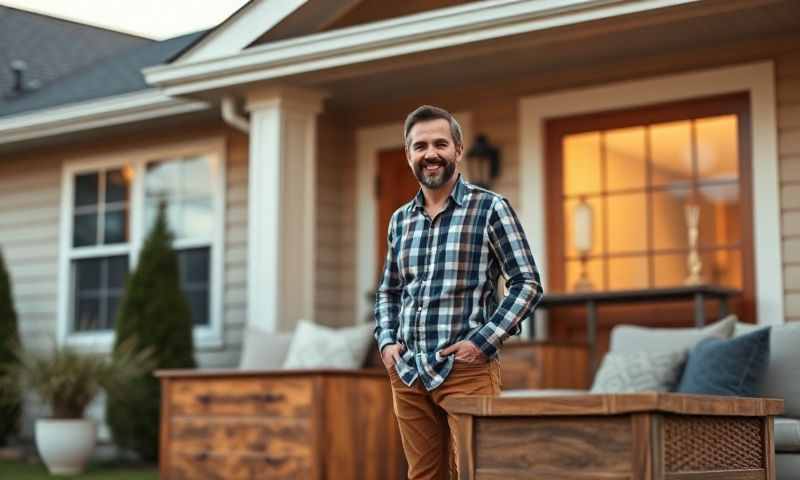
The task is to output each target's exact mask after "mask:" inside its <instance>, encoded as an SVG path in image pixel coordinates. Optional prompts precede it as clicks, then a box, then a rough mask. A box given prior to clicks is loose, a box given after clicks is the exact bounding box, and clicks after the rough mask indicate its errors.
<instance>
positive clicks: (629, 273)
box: [608, 256, 649, 290]
mask: <svg viewBox="0 0 800 480" xmlns="http://www.w3.org/2000/svg"><path fill="white" fill-rule="evenodd" d="M647 270H648V266H647V257H645V256H641V257H621V258H619V257H618V258H614V257H612V258H609V259H608V288H609V290H626V289H637V288H647V286H648V283H649V281H648V272H647Z"/></svg>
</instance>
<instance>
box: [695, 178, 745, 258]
mask: <svg viewBox="0 0 800 480" xmlns="http://www.w3.org/2000/svg"><path fill="white" fill-rule="evenodd" d="M699 194H700V195H699V196H700V227H699V232H698V233H699V236H700V245H702V246H721V245H734V244H737V243H738V242H740V241H741V239H742V226H741V220H740V218H741V209H740V202H739V198H740V195H739V184H738V183H730V184H725V185H714V186H701V187H700V189H699Z"/></svg>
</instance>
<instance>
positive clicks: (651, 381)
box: [591, 350, 686, 393]
mask: <svg viewBox="0 0 800 480" xmlns="http://www.w3.org/2000/svg"><path fill="white" fill-rule="evenodd" d="M685 361H686V351H685V350H675V351H671V352H632V353H616V352H609V353H607V354H606V356H605V357H604V358H603V363H602V365H601V366H600V369H599V370H598V371H597V375H595V378H594V383H593V384H592V390H591V393H636V392H645V391H655V392H668V391H670V390H672V389H673V388H675V385H676V384H677V383H678V379H679V377H680V374H681V369H682V368H683V364H684V362H685Z"/></svg>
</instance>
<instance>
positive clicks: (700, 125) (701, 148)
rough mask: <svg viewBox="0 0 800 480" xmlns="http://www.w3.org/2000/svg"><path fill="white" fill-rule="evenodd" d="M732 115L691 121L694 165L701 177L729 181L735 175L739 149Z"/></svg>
mask: <svg viewBox="0 0 800 480" xmlns="http://www.w3.org/2000/svg"><path fill="white" fill-rule="evenodd" d="M736 129H737V123H736V116H735V115H726V116H722V117H711V118H703V119H700V120H697V121H696V122H695V132H696V135H697V167H698V174H699V176H700V179H701V180H733V179H735V178H738V176H739V148H738V141H737V139H738V135H737V131H736Z"/></svg>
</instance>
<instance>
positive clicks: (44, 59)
mask: <svg viewBox="0 0 800 480" xmlns="http://www.w3.org/2000/svg"><path fill="white" fill-rule="evenodd" d="M150 43H153V40H150V39H147V38H142V37H138V36H135V35H131V34H127V33H121V32H116V31H113V30H108V29H104V28H99V27H94V26H90V25H84V24H80V23H76V22H72V21H69V20H64V19H60V18H55V17H51V16H48V15H43V14H39V13H33V12H28V11H25V10H20V9H16V8H12V7H5V6H0V45H2V48H0V105H4V104H5V103H7V102H9V101H13V99H10V98H8V97H7V95H9V94H11V93H12V88H13V85H14V78H13V74H12V72H11V62H13V61H14V60H22V61H24V62H25V63H26V64H27V70H26V71H25V74H24V77H23V78H24V81H25V82H27V81H31V80H34V81H36V82H38V83H39V84H40V86H41V87H44V86H47V85H49V84H51V83H52V82H53V81H55V80H57V79H59V78H62V77H64V76H65V75H69V74H71V73H73V72H75V71H77V70H78V69H81V68H84V67H86V66H88V65H91V64H93V63H95V62H97V61H98V60H101V59H103V58H107V57H109V56H112V55H114V54H116V53H119V52H121V51H124V50H128V49H130V48H134V47H139V46H144V45H147V44H150Z"/></svg>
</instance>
